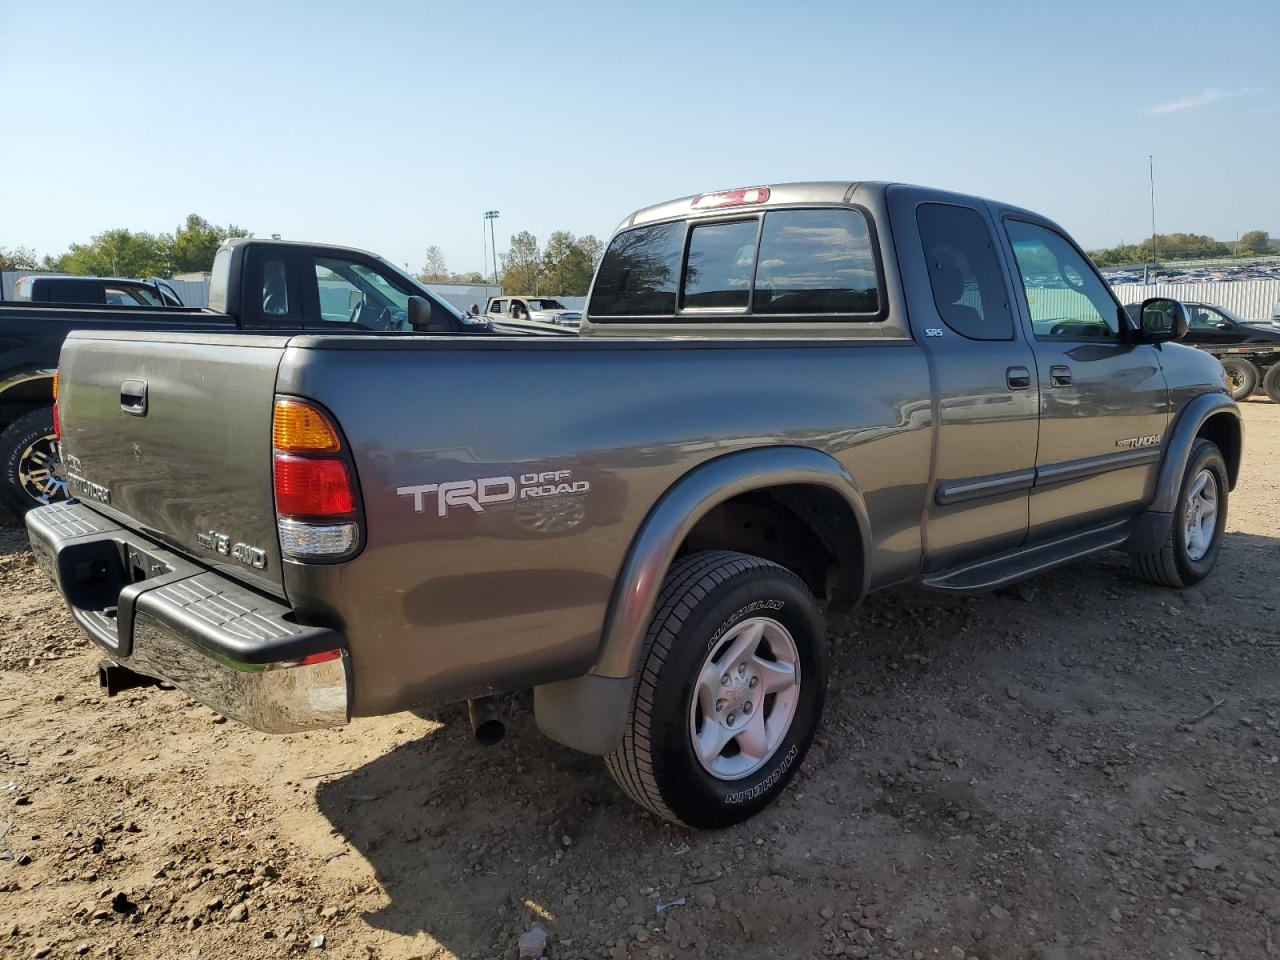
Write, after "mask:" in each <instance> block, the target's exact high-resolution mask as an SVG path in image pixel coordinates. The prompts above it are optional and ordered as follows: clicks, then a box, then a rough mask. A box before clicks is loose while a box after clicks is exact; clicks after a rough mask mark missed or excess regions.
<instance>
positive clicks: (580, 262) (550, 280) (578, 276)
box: [541, 230, 602, 297]
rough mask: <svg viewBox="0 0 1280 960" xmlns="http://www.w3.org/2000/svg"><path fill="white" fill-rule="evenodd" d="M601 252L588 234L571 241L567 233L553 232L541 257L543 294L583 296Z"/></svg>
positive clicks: (563, 231)
mask: <svg viewBox="0 0 1280 960" xmlns="http://www.w3.org/2000/svg"><path fill="white" fill-rule="evenodd" d="M601 250H602V244H601V243H600V241H599V240H597V239H596V238H595V237H593V236H591V235H590V234H588V235H587V236H585V237H574V235H573V234H572V233H569V232H568V231H567V230H557V231H556V232H555V233H553V234H552V235H551V236H550V237H549V238H548V239H547V246H546V249H545V251H544V252H543V254H542V280H541V284H542V290H543V292H545V293H553V294H562V295H564V296H569V297H580V296H582V295H583V294H585V293H586V292H587V288H588V287H590V286H591V276H592V274H594V273H595V269H596V264H597V263H598V262H599V260H600V253H601Z"/></svg>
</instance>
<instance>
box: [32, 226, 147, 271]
mask: <svg viewBox="0 0 1280 960" xmlns="http://www.w3.org/2000/svg"><path fill="white" fill-rule="evenodd" d="M169 243H170V238H169V237H168V236H167V235H164V234H154V233H132V232H131V231H129V230H124V229H118V230H106V231H104V232H102V233H100V234H98V235H97V236H95V237H94V238H93V239H92V240H90V241H89V242H88V243H73V244H72V245H71V249H70V250H68V251H67V252H66V253H64V254H63V255H62V256H61V257H59V258H58V259H57V260H56V261H54V263H55V265H56V266H55V267H54V269H56V270H59V271H61V272H62V273H76V274H86V275H90V276H99V277H149V276H156V275H167V274H168V269H169Z"/></svg>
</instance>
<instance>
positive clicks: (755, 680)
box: [747, 677, 760, 690]
mask: <svg viewBox="0 0 1280 960" xmlns="http://www.w3.org/2000/svg"><path fill="white" fill-rule="evenodd" d="M759 682H760V678H759V677H752V678H751V681H750V682H749V683H748V684H747V686H748V687H751V688H752V689H753V690H754V689H755V687H756V684H758V683H759Z"/></svg>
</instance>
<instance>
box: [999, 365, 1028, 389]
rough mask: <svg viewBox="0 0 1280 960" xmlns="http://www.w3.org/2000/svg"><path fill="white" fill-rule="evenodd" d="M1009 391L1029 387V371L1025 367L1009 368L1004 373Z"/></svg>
mask: <svg viewBox="0 0 1280 960" xmlns="http://www.w3.org/2000/svg"><path fill="white" fill-rule="evenodd" d="M1004 382H1005V383H1007V384H1008V385H1009V389H1010V390H1026V389H1027V388H1029V387H1030V386H1031V371H1030V370H1028V369H1027V368H1026V367H1010V368H1009V369H1008V370H1006V371H1005V372H1004Z"/></svg>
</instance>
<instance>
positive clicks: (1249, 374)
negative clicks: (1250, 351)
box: [1222, 359, 1260, 400]
mask: <svg viewBox="0 0 1280 960" xmlns="http://www.w3.org/2000/svg"><path fill="white" fill-rule="evenodd" d="M1222 366H1223V368H1224V369H1226V370H1227V372H1228V375H1230V370H1231V368H1232V367H1234V368H1236V369H1237V370H1239V371H1240V372H1241V374H1242V375H1243V377H1244V382H1245V385H1244V386H1243V387H1242V388H1241V389H1240V390H1238V391H1237V390H1233V389H1232V388H1231V382H1230V381H1229V380H1228V382H1227V390H1228V391H1229V392H1230V393H1231V399H1232V400H1243V399H1244V398H1245V397H1247V396H1249V395H1250V394H1251V393H1253V391H1254V390H1256V389H1257V387H1258V381H1259V379H1260V377H1259V374H1258V368H1257V367H1256V366H1255V365H1254V364H1253V363H1251V362H1250V361H1248V360H1234V359H1227V360H1223V361H1222Z"/></svg>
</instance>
